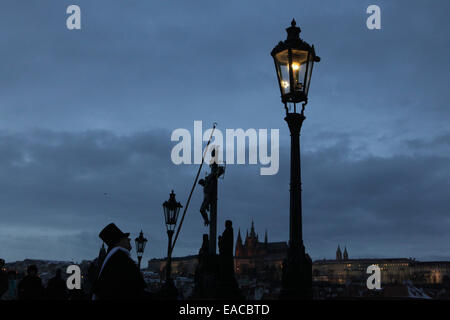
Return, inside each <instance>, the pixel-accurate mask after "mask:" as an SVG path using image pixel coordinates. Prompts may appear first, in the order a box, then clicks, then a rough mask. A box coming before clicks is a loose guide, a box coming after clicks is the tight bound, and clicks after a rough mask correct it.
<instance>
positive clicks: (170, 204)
mask: <svg viewBox="0 0 450 320" xmlns="http://www.w3.org/2000/svg"><path fill="white" fill-rule="evenodd" d="M182 207H183V206H182V205H181V203H179V202H177V200H176V199H175V193H173V190H172V192H171V193H170V198H169V200H168V201H165V202H164V203H163V210H164V218H165V222H166V228H167V236H168V237H169V245H168V247H167V263H166V282H169V281H170V273H171V258H172V236H173V233H174V230H175V226H176V224H177V220H178V214H179V213H180V209H181V208H182Z"/></svg>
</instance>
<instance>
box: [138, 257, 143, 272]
mask: <svg viewBox="0 0 450 320" xmlns="http://www.w3.org/2000/svg"><path fill="white" fill-rule="evenodd" d="M141 260H142V257H138V268H139V270H141Z"/></svg>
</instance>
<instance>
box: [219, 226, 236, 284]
mask: <svg viewBox="0 0 450 320" xmlns="http://www.w3.org/2000/svg"><path fill="white" fill-rule="evenodd" d="M233 239H234V238H233V224H232V222H231V220H227V221H226V222H225V230H224V231H223V233H222V236H219V259H220V268H221V272H220V273H221V277H222V279H230V278H232V277H233V276H234V259H233Z"/></svg>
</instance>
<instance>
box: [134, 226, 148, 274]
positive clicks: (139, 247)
mask: <svg viewBox="0 0 450 320" xmlns="http://www.w3.org/2000/svg"><path fill="white" fill-rule="evenodd" d="M134 243H135V244H136V254H137V258H138V266H139V270H141V260H142V256H143V254H144V250H145V245H146V244H147V239H146V238H144V234H143V233H142V230H141V233H140V234H139V237H137V238H136V239H134Z"/></svg>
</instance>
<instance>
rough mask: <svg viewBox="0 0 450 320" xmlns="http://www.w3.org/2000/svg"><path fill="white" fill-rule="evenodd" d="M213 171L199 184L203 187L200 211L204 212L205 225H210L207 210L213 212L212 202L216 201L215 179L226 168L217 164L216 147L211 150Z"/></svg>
mask: <svg viewBox="0 0 450 320" xmlns="http://www.w3.org/2000/svg"><path fill="white" fill-rule="evenodd" d="M210 167H211V173H210V174H209V175H207V176H206V177H205V179H200V181H199V182H198V184H199V185H201V186H202V187H203V202H202V205H201V207H200V213H201V214H202V217H203V221H204V223H205V226H207V225H209V222H210V221H209V219H208V214H207V212H208V211H209V212H211V203H212V201H214V186H215V183H214V182H215V180H216V179H217V178H218V177H220V176H221V175H222V174H223V173H224V172H225V168H224V167H222V166H218V165H217V159H216V149H213V150H212V151H211V164H210Z"/></svg>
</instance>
